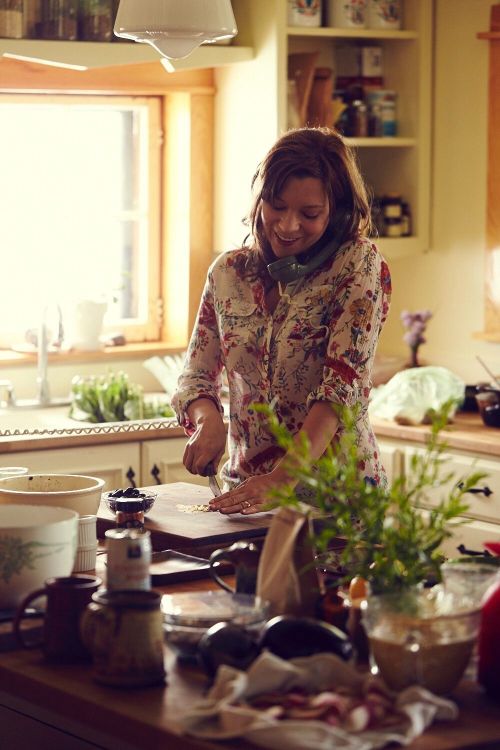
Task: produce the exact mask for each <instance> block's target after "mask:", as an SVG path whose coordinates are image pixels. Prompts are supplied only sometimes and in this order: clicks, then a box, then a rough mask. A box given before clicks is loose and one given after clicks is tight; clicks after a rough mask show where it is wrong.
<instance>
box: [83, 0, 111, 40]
mask: <svg viewBox="0 0 500 750" xmlns="http://www.w3.org/2000/svg"><path fill="white" fill-rule="evenodd" d="M112 33H113V2H112V0H80V19H79V37H80V39H83V40H85V41H88V42H109V41H111V37H112Z"/></svg>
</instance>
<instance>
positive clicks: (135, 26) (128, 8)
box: [114, 0, 238, 60]
mask: <svg viewBox="0 0 500 750" xmlns="http://www.w3.org/2000/svg"><path fill="white" fill-rule="evenodd" d="M114 32H115V34H116V36H120V37H125V38H126V39H133V40H135V41H136V42H147V43H148V44H151V45H152V46H153V47H154V48H155V49H156V50H158V52H159V53H160V55H163V56H164V57H168V58H170V59H173V60H178V59H180V58H182V57H187V56H188V55H189V54H190V53H191V52H192V51H193V50H194V49H196V47H198V46H199V45H200V44H203V42H215V41H219V40H222V39H230V38H231V37H233V36H235V35H236V34H237V32H238V29H237V28H236V21H235V19H234V14H233V9H232V7H231V1H230V0H120V5H119V7H118V13H117V14H116V21H115V28H114Z"/></svg>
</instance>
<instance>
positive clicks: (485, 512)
mask: <svg viewBox="0 0 500 750" xmlns="http://www.w3.org/2000/svg"><path fill="white" fill-rule="evenodd" d="M415 453H417V454H419V455H423V454H424V450H423V449H422V448H408V449H407V450H406V455H405V473H406V474H407V475H409V474H410V472H411V457H412V455H413V454H415ZM443 459H444V464H443V468H442V476H446V474H450V475H451V476H450V478H449V480H448V481H447V482H446V483H445V484H444V485H443V486H442V487H436V488H430V489H428V490H427V491H426V494H425V500H423V502H422V505H423V506H424V507H432V506H435V505H437V504H438V503H439V501H440V500H441V499H442V498H443V497H445V496H446V493H447V492H449V491H450V489H451V488H452V487H453V485H454V484H456V483H457V482H459V481H461V479H463V478H464V477H466V476H468V475H469V474H471V473H473V472H476V471H480V472H484V473H485V474H486V475H487V476H486V477H485V478H484V479H481V480H480V481H479V482H477V484H476V486H475V487H474V488H473V490H472V491H470V492H469V493H467V494H466V495H465V497H464V499H465V501H466V502H468V504H469V510H468V511H467V513H466V514H464V515H467V516H468V517H470V518H477V519H479V520H481V521H491V522H493V523H500V461H498V460H495V459H493V458H483V457H481V458H475V457H474V456H473V455H471V454H467V453H460V452H458V451H448V452H446V454H444V455H443Z"/></svg>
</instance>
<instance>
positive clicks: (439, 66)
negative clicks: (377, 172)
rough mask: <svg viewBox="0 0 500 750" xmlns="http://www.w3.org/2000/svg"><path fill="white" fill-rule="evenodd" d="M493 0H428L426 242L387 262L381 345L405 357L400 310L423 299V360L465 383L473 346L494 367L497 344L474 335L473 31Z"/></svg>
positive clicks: (477, 305)
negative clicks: (389, 283) (428, 316)
mask: <svg viewBox="0 0 500 750" xmlns="http://www.w3.org/2000/svg"><path fill="white" fill-rule="evenodd" d="M492 4H493V3H492V2H491V0H437V2H436V19H435V20H436V28H435V71H434V81H435V87H434V97H433V99H434V101H433V107H434V116H433V130H434V132H433V159H432V184H431V186H430V189H431V191H432V193H431V195H432V200H431V212H432V213H431V248H430V251H429V252H428V253H426V254H425V255H420V256H415V257H410V258H402V259H400V260H394V261H392V262H390V267H391V272H392V276H393V286H394V293H393V303H392V308H391V313H390V316H389V320H388V323H387V326H386V329H385V331H384V333H383V335H382V339H381V342H380V346H379V353H381V354H384V355H396V356H397V355H400V356H404V355H405V354H406V347H405V344H404V343H403V342H402V334H403V329H402V326H401V322H400V319H399V315H400V313H401V310H403V309H409V310H412V311H415V310H419V309H422V308H429V309H430V310H432V312H433V315H434V317H433V318H432V320H431V321H430V323H429V325H428V331H427V343H426V344H424V345H423V346H422V349H421V356H422V360H423V361H424V362H425V363H427V364H435V365H442V366H445V367H448V368H450V369H451V370H453V371H454V372H456V373H457V374H458V375H460V376H461V377H463V378H464V379H465V380H466V381H467V382H476V381H478V380H481V379H484V375H485V373H484V371H483V370H482V368H481V366H480V364H479V363H478V362H477V360H476V359H475V357H476V355H479V356H480V357H481V358H482V359H483V360H484V361H485V362H486V363H487V364H488V365H489V366H490V367H491V368H492V369H493V370H494V371H495V372H496V373H499V374H500V344H489V343H485V342H483V341H479V340H477V339H474V338H473V334H474V333H475V332H478V331H481V330H482V328H483V308H484V292H483V284H484V243H485V220H486V167H487V149H486V134H487V105H488V90H487V87H488V43H487V42H485V41H480V40H478V39H477V38H476V34H477V32H480V31H487V30H488V28H489V13H490V7H491V5H492ZM499 137H500V134H499ZM486 379H487V377H486Z"/></svg>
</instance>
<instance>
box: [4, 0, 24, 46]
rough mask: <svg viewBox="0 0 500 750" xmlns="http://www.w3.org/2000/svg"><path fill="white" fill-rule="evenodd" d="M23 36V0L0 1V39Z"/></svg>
mask: <svg viewBox="0 0 500 750" xmlns="http://www.w3.org/2000/svg"><path fill="white" fill-rule="evenodd" d="M22 36H23V0H0V37H6V38H7V39H21V38H22Z"/></svg>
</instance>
